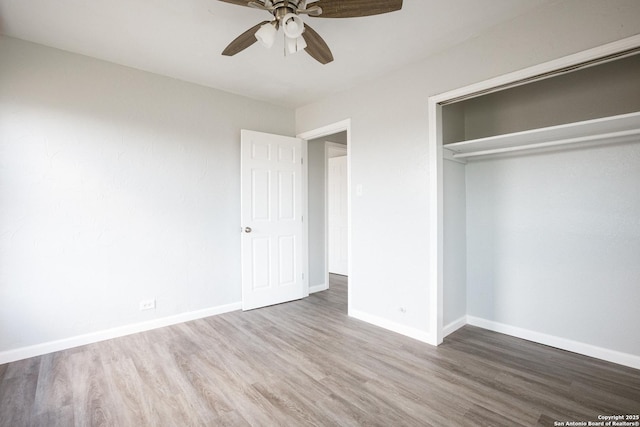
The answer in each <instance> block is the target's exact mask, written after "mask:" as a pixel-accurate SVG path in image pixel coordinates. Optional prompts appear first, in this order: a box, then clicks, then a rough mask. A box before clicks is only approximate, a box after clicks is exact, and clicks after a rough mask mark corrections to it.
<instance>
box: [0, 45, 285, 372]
mask: <svg viewBox="0 0 640 427" xmlns="http://www.w3.org/2000/svg"><path fill="white" fill-rule="evenodd" d="M241 128H247V129H253V130H258V131H264V132H272V133H280V134H285V135H293V134H294V113H293V111H291V110H287V109H283V108H280V107H275V106H272V105H267V104H264V103H260V102H256V101H253V100H249V99H246V98H242V97H238V96H235V95H230V94H227V93H223V92H220V91H216V90H212V89H208V88H205V87H201V86H197V85H193V84H188V83H184V82H180V81H177V80H172V79H169V78H164V77H160V76H157V75H153V74H149V73H145V72H141V71H136V70H133V69H129V68H125V67H121V66H118V65H114V64H109V63H105V62H101V61H98V60H94V59H90V58H87V57H83V56H79V55H74V54H70V53H66V52H62V51H59V50H54V49H50V48H46V47H42V46H38V45H34V44H30V43H26V42H22V41H19V40H15V39H10V38H6V37H2V38H0V207H1V208H0V356H2V355H3V352H4V355H5V359H7V358H11V354H9V353H7V352H10V351H12V350H14V351H15V350H16V349H20V348H24V347H27V346H33V345H38V344H43V343H48V342H51V341H56V340H64V339H69V338H71V337H75V336H78V335H81V334H91V333H96V332H99V331H103V330H106V329H108V328H119V327H123V326H126V325H129V324H134V323H137V322H142V321H147V320H153V319H160V318H166V317H168V316H176V315H180V314H184V313H190V312H197V311H198V310H207V309H211V308H216V307H221V306H222V307H229V306H228V305H229V304H234V303H238V302H239V301H240V299H241V286H240V259H239V255H240V237H239V227H240V224H239V220H240V211H239V205H240V198H239V191H240V188H239V173H240V172H239V168H240V129H241ZM148 298H156V300H157V309H156V310H151V311H144V312H141V311H139V309H138V304H139V302H140V301H141V300H143V299H148ZM0 363H1V362H0Z"/></svg>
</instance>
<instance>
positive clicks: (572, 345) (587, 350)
mask: <svg viewBox="0 0 640 427" xmlns="http://www.w3.org/2000/svg"><path fill="white" fill-rule="evenodd" d="M467 323H468V324H469V325H472V326H478V327H480V328H484V329H488V330H490V331H495V332H500V333H502V334H506V335H511V336H514V337H517V338H522V339H525V340H528V341H533V342H537V343H540V344H544V345H548V346H551V347H556V348H559V349H562V350H567V351H571V352H574V353H578V354H582V355H585V356H590V357H595V358H596V359H602V360H606V361H608V362H613V363H617V364H619V365H624V366H629V367H631V368H635V369H640V356H636V355H633V354H629V353H622V352H619V351H615V350H609V349H606V348H602V347H597V346H595V345H591V344H585V343H582V342H578V341H573V340H569V339H566V338H560V337H556V336H554V335H547V334H543V333H540V332H535V331H531V330H528V329H523V328H519V327H517V326H511V325H506V324H504V323H499V322H494V321H492V320H486V319H482V318H479V317H474V316H467Z"/></svg>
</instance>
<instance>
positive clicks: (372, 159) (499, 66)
mask: <svg viewBox="0 0 640 427" xmlns="http://www.w3.org/2000/svg"><path fill="white" fill-rule="evenodd" d="M638 16H640V2H638V1H635V0H614V1H607V2H603V1H600V0H565V1H559V2H554V3H550V4H545V5H543V6H541V7H540V8H537V9H534V10H533V11H532V12H531V13H529V14H527V15H526V16H523V17H519V18H516V19H514V20H512V21H510V22H507V23H505V24H503V25H500V26H497V27H495V28H494V29H492V30H490V31H488V32H487V33H485V34H484V35H481V36H480V37H477V38H473V39H470V40H468V41H466V42H464V43H463V44H461V45H458V46H456V47H453V48H451V49H448V50H446V51H444V52H442V53H440V54H438V55H435V56H433V57H431V58H429V59H427V60H424V61H421V62H418V63H416V64H415V65H413V66H410V67H406V68H404V69H403V70H402V71H399V72H396V73H394V74H391V75H387V76H385V77H384V78H381V79H379V80H377V81H372V82H368V83H364V84H363V85H362V86H359V87H357V88H355V89H353V90H350V91H346V92H342V93H338V94H335V95H333V96H330V97H328V98H327V99H325V100H323V101H320V102H317V103H314V104H311V105H308V106H305V107H302V108H298V109H297V110H296V128H297V132H298V133H300V132H304V131H308V130H311V129H315V128H319V127H321V126H325V125H327V124H330V123H334V122H338V121H340V120H343V119H345V118H351V123H352V128H351V129H352V134H351V143H352V145H351V153H350V154H351V177H352V181H351V182H352V184H351V185H352V186H356V185H358V184H360V185H362V189H363V194H362V196H360V197H358V196H355V197H354V198H353V200H352V205H351V207H352V235H351V236H352V259H351V277H350V278H349V284H350V287H351V305H352V308H353V311H354V313H352V314H356V315H358V316H359V317H360V318H366V320H369V321H372V322H375V323H377V324H380V325H383V326H386V327H389V328H390V329H394V330H397V331H400V332H403V333H406V334H409V335H412V336H415V337H417V338H421V339H429V338H431V337H432V335H430V334H431V333H432V332H433V331H430V330H429V325H428V315H429V313H428V307H429V298H428V292H429V289H430V286H435V284H433V283H429V278H430V276H429V267H428V265H429V264H428V263H429V259H430V257H431V256H433V255H434V254H431V253H429V242H430V239H431V238H432V236H430V235H429V228H428V224H429V205H428V197H427V196H428V195H427V189H428V184H429V175H428V172H429V171H428V167H427V164H428V157H427V156H428V147H427V139H428V130H429V128H428V123H427V98H428V97H429V96H430V95H434V94H438V93H442V92H444V91H447V90H452V89H455V88H458V87H462V86H465V85H468V84H471V83H474V82H478V81H482V80H485V79H488V78H491V77H495V76H498V75H502V74H505V73H508V72H511V71H515V70H518V69H522V68H526V67H528V66H532V65H535V64H539V63H541V62H545V61H549V60H552V59H555V58H559V57H562V56H566V55H568V54H571V53H575V52H578V51H582V50H585V49H588V48H592V47H595V46H599V45H602V44H605V43H608V42H611V41H614V40H618V39H621V38H624V37H627V36H631V35H634V34H637V33H639V32H640V25H639V24H638V18H637V17H638ZM352 190H353V189H352ZM353 194H355V192H354V193H353ZM399 307H404V308H405V310H404V311H402V310H400V309H399Z"/></svg>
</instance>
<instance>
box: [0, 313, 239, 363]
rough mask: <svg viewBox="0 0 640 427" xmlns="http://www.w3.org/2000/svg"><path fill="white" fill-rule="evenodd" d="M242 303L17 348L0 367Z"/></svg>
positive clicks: (2, 354) (1, 355)
mask: <svg viewBox="0 0 640 427" xmlns="http://www.w3.org/2000/svg"><path fill="white" fill-rule="evenodd" d="M241 308H242V303H240V302H237V303H233V304H226V305H219V306H216V307H211V308H206V309H203V310H196V311H190V312H187V313H181V314H177V315H175V316H168V317H162V318H159V319H153V320H149V321H145V322H140V323H134V324H131V325H125V326H120V327H117V328H112V329H106V330H103V331H97V332H91V333H88V334H84V335H78V336H75V337H70V338H64V339H61V340H56V341H50V342H45V343H42V344H36V345H32V346H28V347H22V348H17V349H14V350H7V351H3V352H0V365H2V364H4V363H10V362H15V361H16V360H22V359H27V358H29V357H36V356H42V355H43V354H48V353H53V352H56V351H61V350H66V349H69V348H73V347H79V346H82V345H87V344H92V343H95V342H99V341H105V340H109V339H112V338H119V337H123V336H126V335H131V334H135V333H138V332H144V331H149V330H152V329H157V328H162V327H165V326H170V325H175V324H178V323H184V322H189V321H191V320H196V319H202V318H204V317H209V316H215V315H218V314H222V313H228V312H230V311H236V310H240V309H241Z"/></svg>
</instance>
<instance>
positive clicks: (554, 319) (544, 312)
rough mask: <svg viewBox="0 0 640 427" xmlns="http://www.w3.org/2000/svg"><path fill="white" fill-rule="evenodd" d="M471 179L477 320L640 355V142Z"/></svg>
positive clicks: (472, 306)
mask: <svg viewBox="0 0 640 427" xmlns="http://www.w3.org/2000/svg"><path fill="white" fill-rule="evenodd" d="M466 169H467V170H466V172H467V177H466V187H467V237H468V240H467V244H468V252H467V262H468V272H467V275H468V282H467V287H468V299H467V307H468V314H469V315H471V316H476V317H479V318H482V319H487V320H492V321H496V322H500V323H503V324H507V325H511V326H516V327H520V328H524V329H527V330H531V331H536V332H539V333H544V334H548V335H552V336H556V337H561V338H566V339H570V340H573V341H577V342H581V343H587V344H591V345H594V346H598V347H603V348H607V349H611V350H617V351H620V352H623V353H629V354H634V355H640V335H639V334H638V333H637V325H640V310H638V307H637V306H638V301H640V286H639V284H640V262H639V260H640V139H639V140H638V142H636V143H629V144H624V145H617V146H601V147H596V148H593V147H592V148H582V149H572V150H563V151H557V152H553V153H544V154H532V155H519V156H513V157H504V158H499V159H493V160H483V161H476V162H471V163H469V164H467V166H466Z"/></svg>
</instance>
